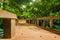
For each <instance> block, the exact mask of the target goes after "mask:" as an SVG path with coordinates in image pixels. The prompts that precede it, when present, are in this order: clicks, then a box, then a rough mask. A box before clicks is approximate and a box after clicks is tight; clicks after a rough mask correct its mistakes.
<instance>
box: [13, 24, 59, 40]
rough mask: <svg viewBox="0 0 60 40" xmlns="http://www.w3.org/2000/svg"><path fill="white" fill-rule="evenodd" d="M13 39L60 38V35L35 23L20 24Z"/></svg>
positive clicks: (56, 39) (44, 39) (52, 39)
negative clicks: (38, 26) (34, 24)
mask: <svg viewBox="0 0 60 40" xmlns="http://www.w3.org/2000/svg"><path fill="white" fill-rule="evenodd" d="M12 40H60V36H58V35H56V34H53V33H51V32H48V31H46V30H43V29H40V28H37V27H36V26H33V25H20V26H17V27H16V35H15V37H14V38H13V39H12Z"/></svg>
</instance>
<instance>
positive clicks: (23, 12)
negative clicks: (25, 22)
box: [0, 0, 60, 19]
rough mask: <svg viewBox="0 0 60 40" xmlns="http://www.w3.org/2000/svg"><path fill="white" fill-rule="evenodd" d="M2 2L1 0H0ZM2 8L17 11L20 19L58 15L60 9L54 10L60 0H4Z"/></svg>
mask: <svg viewBox="0 0 60 40" xmlns="http://www.w3.org/2000/svg"><path fill="white" fill-rule="evenodd" d="M0 2H1V1H0ZM2 3H3V4H0V6H1V7H3V8H2V9H4V10H7V11H10V12H13V13H15V14H16V15H17V16H18V18H19V19H31V18H37V17H45V16H58V15H60V10H59V11H57V12H56V11H55V12H53V8H54V7H55V6H59V5H60V0H36V1H34V2H33V1H32V0H3V2H2Z"/></svg>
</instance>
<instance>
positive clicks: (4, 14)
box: [0, 10, 17, 19]
mask: <svg viewBox="0 0 60 40" xmlns="http://www.w3.org/2000/svg"><path fill="white" fill-rule="evenodd" d="M0 18H15V19H17V16H16V14H13V13H10V12H8V11H5V10H0Z"/></svg>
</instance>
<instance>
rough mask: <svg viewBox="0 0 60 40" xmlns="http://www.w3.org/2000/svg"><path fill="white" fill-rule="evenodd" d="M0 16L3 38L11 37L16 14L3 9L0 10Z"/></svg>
mask: <svg viewBox="0 0 60 40" xmlns="http://www.w3.org/2000/svg"><path fill="white" fill-rule="evenodd" d="M0 18H2V19H3V25H2V27H3V29H4V37H3V38H4V39H5V38H12V37H13V36H14V34H15V27H16V19H17V16H16V14H13V13H10V12H8V11H5V10H0Z"/></svg>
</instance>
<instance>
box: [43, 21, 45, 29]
mask: <svg viewBox="0 0 60 40" xmlns="http://www.w3.org/2000/svg"><path fill="white" fill-rule="evenodd" d="M43 28H45V20H43Z"/></svg>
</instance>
